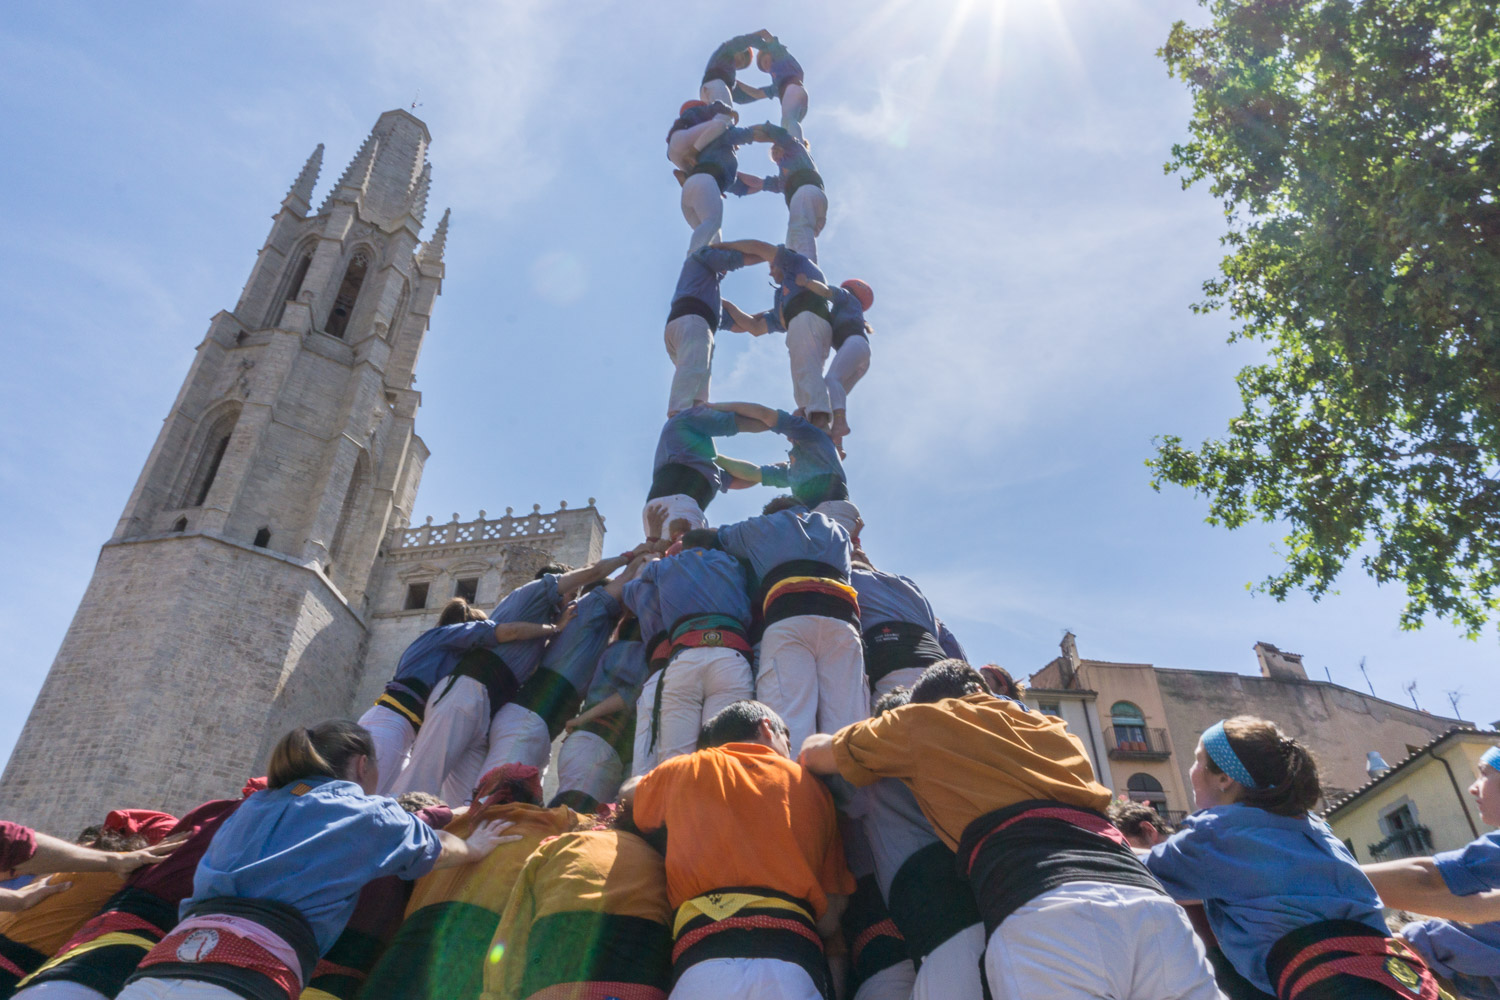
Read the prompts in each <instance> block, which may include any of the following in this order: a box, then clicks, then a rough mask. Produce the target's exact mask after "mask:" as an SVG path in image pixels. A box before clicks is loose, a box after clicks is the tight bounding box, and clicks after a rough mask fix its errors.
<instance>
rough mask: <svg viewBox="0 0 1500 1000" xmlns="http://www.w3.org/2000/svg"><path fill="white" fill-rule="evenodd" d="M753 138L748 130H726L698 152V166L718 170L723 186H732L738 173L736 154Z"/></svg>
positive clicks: (752, 134) (753, 135)
mask: <svg viewBox="0 0 1500 1000" xmlns="http://www.w3.org/2000/svg"><path fill="white" fill-rule="evenodd" d="M754 138H755V133H753V132H751V131H750V130H749V129H748V128H727V129H725V130H724V131H723V132H722V133H720V135H719V137H718V138H717V139H715V140H714V141H713V142H711V143H709V144H708V145H707V146H704V147H703V149H701V150H699V152H698V166H700V167H705V166H712V167H716V168H718V170H719V172H720V173H721V174H722V175H723V177H724V184H725V185H728V184H732V183H733V182H734V179H735V175H736V174H738V173H739V172H740V160H739V157H738V156H737V155H736V152H737V151H738V149H739V148H740V147H741V146H743V145H744V144H745V143H747V142H750V141H752V140H753V139H754ZM721 190H722V188H721Z"/></svg>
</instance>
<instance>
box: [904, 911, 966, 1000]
mask: <svg viewBox="0 0 1500 1000" xmlns="http://www.w3.org/2000/svg"><path fill="white" fill-rule="evenodd" d="M983 959H984V924H970V925H969V926H968V927H965V928H964V929H963V930H961V931H959V932H958V933H957V934H955V935H953V936H952V937H951V938H949V939H948V940H946V941H944V942H943V943H942V944H940V945H938V946H937V947H936V948H934V949H932V952H931V953H930V954H928V956H927V957H926V958H924V959H922V967H921V968H920V969H918V970H917V981H916V985H915V986H913V987H912V992H911V998H912V1000H980V997H982V996H984V987H983V985H981V984H980V982H979V963H980V962H981V961H982V960H983Z"/></svg>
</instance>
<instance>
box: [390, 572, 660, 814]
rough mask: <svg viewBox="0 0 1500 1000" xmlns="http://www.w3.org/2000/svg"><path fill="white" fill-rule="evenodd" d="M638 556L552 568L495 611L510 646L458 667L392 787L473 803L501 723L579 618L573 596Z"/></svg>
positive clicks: (475, 652) (476, 653)
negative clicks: (547, 649)
mask: <svg viewBox="0 0 1500 1000" xmlns="http://www.w3.org/2000/svg"><path fill="white" fill-rule="evenodd" d="M634 557H635V552H633V551H632V552H626V553H624V554H623V555H619V556H615V557H613V558H610V559H601V560H599V561H598V562H596V563H594V564H593V565H592V566H585V567H583V568H582V569H575V570H568V569H565V568H564V567H562V566H545V567H543V568H542V569H541V570H540V571H538V573H537V577H536V579H535V580H532V581H531V582H530V583H528V584H525V585H524V586H521V587H517V588H516V589H515V590H513V591H511V592H510V593H509V594H508V595H506V596H505V598H504V599H503V600H501V602H500V603H499V604H498V605H496V606H495V610H494V611H492V612H491V613H490V620H491V621H493V622H495V623H496V625H497V626H498V625H500V624H504V623H509V624H512V625H513V626H514V629H513V630H508V632H507V634H508V635H510V636H511V638H509V639H508V641H504V642H501V643H499V644H498V645H497V646H495V647H494V648H492V649H484V648H475V649H471V650H470V651H469V652H467V653H466V654H464V656H462V657H461V658H460V659H459V661H458V663H456V664H455V665H454V666H453V669H452V671H451V672H450V673H449V676H448V680H447V681H445V682H444V683H442V684H440V685H438V688H437V690H436V691H435V692H434V697H433V699H432V701H431V702H429V704H428V706H427V712H426V716H425V718H424V719H423V722H422V728H421V730H420V731H419V732H418V733H417V739H416V742H414V743H413V744H412V748H411V760H410V761H409V762H408V763H407V765H406V769H405V770H403V771H402V772H401V773H400V774H399V775H397V776H396V778H395V780H394V781H392V782H391V794H393V795H400V794H402V793H403V792H427V793H428V794H430V795H436V796H438V798H440V799H442V800H443V801H444V802H466V801H468V798H469V794H470V793H471V792H472V791H473V790H474V786H475V784H476V783H477V782H478V781H479V776H480V775H481V774H483V773H484V771H483V770H481V768H482V766H483V764H484V759H485V755H486V753H487V752H488V750H489V745H490V740H491V737H492V735H495V734H493V733H492V730H494V729H496V728H497V727H496V726H495V719H496V717H497V715H498V713H499V711H500V709H501V708H502V707H504V706H505V705H506V703H508V702H509V701H511V700H512V699H513V698H515V696H516V693H517V692H518V691H519V690H520V688H521V685H523V684H525V683H526V682H527V681H528V680H530V679H531V675H532V673H534V672H535V671H536V668H537V665H538V663H539V662H540V661H541V658H542V646H543V644H544V643H545V642H546V640H547V639H549V638H551V637H552V636H555V635H557V634H558V633H560V632H561V631H562V629H563V628H564V627H566V626H567V624H568V622H569V621H570V620H571V619H572V617H573V613H574V608H573V597H574V595H576V594H577V593H578V591H579V590H581V589H582V588H583V587H586V586H588V585H589V584H590V583H593V582H594V581H595V580H602V579H604V578H605V577H606V576H608V575H609V574H610V573H613V572H614V571H615V570H617V569H619V568H620V567H621V566H624V565H626V564H627V563H629V562H630V560H631V559H633V558H634Z"/></svg>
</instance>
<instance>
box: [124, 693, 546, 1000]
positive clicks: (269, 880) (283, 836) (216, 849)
mask: <svg viewBox="0 0 1500 1000" xmlns="http://www.w3.org/2000/svg"><path fill="white" fill-rule="evenodd" d="M379 780H380V775H379V765H378V764H377V762H376V758H375V745H374V743H373V741H372V740H371V739H370V735H369V733H367V732H366V731H365V730H364V729H363V728H361V727H360V726H359V725H358V724H357V723H354V722H350V721H348V720H345V719H334V720H330V721H328V722H324V723H321V724H319V725H316V726H313V727H311V728H308V729H303V728H300V727H299V728H297V729H294V730H292V731H291V732H290V733H288V734H287V735H286V736H284V737H282V739H281V741H280V742H279V743H277V745H276V747H275V748H274V749H273V750H272V751H271V764H270V769H269V772H268V785H269V787H268V788H267V789H266V790H265V791H261V792H257V793H256V794H254V795H252V796H250V797H249V798H247V799H246V800H245V801H244V802H243V803H241V804H240V806H239V808H237V809H236V810H235V811H234V814H233V815H231V816H230V817H229V818H228V819H227V820H225V821H224V824H223V826H221V827H220V828H219V829H218V832H217V833H215V835H214V838H213V840H212V842H211V843H210V844H209V846H208V850H207V851H206V852H205V853H204V855H203V859H202V860H201V861H200V862H199V863H198V870H197V872H196V874H195V875H194V877H193V893H192V895H191V896H190V897H189V898H188V899H186V900H184V901H183V903H182V907H181V919H180V922H179V923H178V924H177V926H176V927H175V928H174V929H173V930H172V932H171V933H170V934H168V935H167V936H166V937H165V938H163V939H162V941H161V942H160V943H159V944H157V945H156V947H155V948H153V949H152V950H151V952H150V953H149V954H147V956H146V957H145V958H144V959H142V961H141V963H140V965H139V966H138V967H137V970H136V972H135V974H134V975H133V976H132V977H131V979H130V980H129V982H128V983H127V984H126V986H125V989H124V991H123V992H121V993H120V996H121V997H123V998H125V1000H160V998H162V997H167V996H171V997H182V998H199V1000H213V998H235V997H241V998H243V997H257V998H262V997H264V998H273V997H276V998H279V997H285V998H287V1000H294V998H295V997H297V996H298V995H299V994H300V993H301V991H302V988H303V986H304V985H305V984H306V983H307V981H308V979H309V978H310V976H311V974H312V970H313V967H314V966H315V965H316V963H317V960H318V958H319V957H320V956H321V955H323V954H325V953H327V951H328V950H329V948H330V947H332V946H333V943H334V941H335V940H337V938H338V936H339V934H340V932H342V930H343V929H344V925H345V924H346V923H348V921H349V917H350V916H351V914H353V912H354V908H355V903H356V901H357V900H358V898H359V893H360V890H361V889H363V888H364V886H365V885H366V883H368V882H371V881H373V880H374V879H377V878H381V877H384V876H386V875H396V876H399V877H401V878H405V879H415V878H418V877H419V876H421V875H424V874H426V873H427V872H430V871H432V870H434V869H436V868H448V867H452V866H455V865H461V864H466V863H468V862H471V861H476V860H478V859H480V858H483V857H485V856H486V855H488V854H489V853H490V851H492V850H494V848H495V847H496V846H497V845H499V844H503V843H509V842H511V841H514V840H517V839H519V838H518V837H517V836H515V835H510V834H507V833H506V828H507V827H508V825H509V824H505V823H483V824H480V825H479V826H477V827H476V828H475V830H474V832H473V833H471V834H470V835H469V837H468V839H467V840H460V839H459V838H457V837H455V836H453V835H451V834H447V833H444V832H443V831H441V830H434V829H432V828H431V827H429V826H427V825H426V824H425V823H423V822H422V821H421V820H420V819H418V818H417V817H416V816H414V815H412V814H410V813H408V812H406V811H405V810H404V809H402V808H401V807H400V806H399V805H397V804H396V802H395V800H393V799H390V798H386V797H384V796H376V795H375V794H374V790H375V788H376V786H377V785H378V784H379Z"/></svg>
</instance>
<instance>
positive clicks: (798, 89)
mask: <svg viewBox="0 0 1500 1000" xmlns="http://www.w3.org/2000/svg"><path fill="white" fill-rule="evenodd" d="M806 115H807V90H806V89H805V88H804V87H803V86H802V84H800V83H789V84H787V85H786V86H785V87H783V88H782V90H781V127H782V128H784V129H786V130H787V131H788V132H790V133H792V135H794V136H796V137H797V138H798V139H800V138H802V119H803V118H804V117H806Z"/></svg>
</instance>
